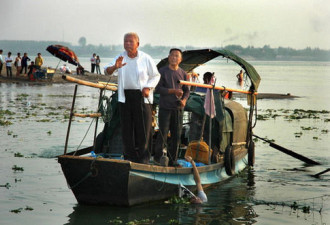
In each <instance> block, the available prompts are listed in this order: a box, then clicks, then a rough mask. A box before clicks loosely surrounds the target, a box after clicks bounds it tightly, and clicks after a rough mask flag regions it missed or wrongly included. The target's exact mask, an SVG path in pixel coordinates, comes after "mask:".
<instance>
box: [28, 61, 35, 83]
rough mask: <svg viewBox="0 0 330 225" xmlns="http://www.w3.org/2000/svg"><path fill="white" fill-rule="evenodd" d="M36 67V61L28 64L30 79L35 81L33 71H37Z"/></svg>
mask: <svg viewBox="0 0 330 225" xmlns="http://www.w3.org/2000/svg"><path fill="white" fill-rule="evenodd" d="M35 69H36V67H35V65H34V62H33V61H31V64H30V65H29V66H28V70H29V71H28V74H27V76H28V78H29V80H31V81H34V76H33V73H34V72H35Z"/></svg>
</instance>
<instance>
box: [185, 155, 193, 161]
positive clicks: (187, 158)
mask: <svg viewBox="0 0 330 225" xmlns="http://www.w3.org/2000/svg"><path fill="white" fill-rule="evenodd" d="M185 159H186V160H187V162H190V163H191V161H192V160H193V159H192V158H191V156H189V155H187V156H186V157H185Z"/></svg>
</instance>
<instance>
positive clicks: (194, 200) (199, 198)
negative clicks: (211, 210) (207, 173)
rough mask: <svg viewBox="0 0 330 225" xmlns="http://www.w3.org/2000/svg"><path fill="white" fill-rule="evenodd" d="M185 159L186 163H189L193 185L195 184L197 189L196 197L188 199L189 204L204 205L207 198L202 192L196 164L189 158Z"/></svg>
mask: <svg viewBox="0 0 330 225" xmlns="http://www.w3.org/2000/svg"><path fill="white" fill-rule="evenodd" d="M185 159H186V160H187V162H190V163H191V165H192V168H193V174H194V180H195V184H196V187H197V196H193V197H192V198H191V199H190V203H194V204H200V203H205V202H207V196H206V194H205V192H204V189H203V186H202V183H201V178H200V176H199V172H198V169H197V167H196V164H195V162H194V160H193V159H192V158H191V157H190V156H186V157H185Z"/></svg>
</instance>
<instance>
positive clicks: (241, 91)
mask: <svg viewBox="0 0 330 225" xmlns="http://www.w3.org/2000/svg"><path fill="white" fill-rule="evenodd" d="M178 82H179V83H180V84H182V85H187V86H196V87H202V88H210V89H212V88H213V85H211V84H201V83H195V82H190V81H185V80H179V81H178ZM214 89H215V90H220V91H230V92H238V93H244V94H254V95H257V94H258V92H253V93H252V92H251V91H246V90H242V89H234V88H226V87H221V86H214Z"/></svg>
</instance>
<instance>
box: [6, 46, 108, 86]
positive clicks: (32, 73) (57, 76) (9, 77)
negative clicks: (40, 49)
mask: <svg viewBox="0 0 330 225" xmlns="http://www.w3.org/2000/svg"><path fill="white" fill-rule="evenodd" d="M94 55H95V60H92V59H94ZM44 64H45V62H44V58H43V57H42V55H41V53H38V54H37V56H36V57H31V56H29V55H28V53H24V54H23V56H21V54H20V53H17V54H16V56H13V54H12V53H11V52H10V51H8V53H7V54H6V55H5V54H3V50H2V49H0V83H8V82H31V81H33V82H52V83H64V82H66V81H64V80H63V79H62V75H63V74H66V75H70V76H74V77H75V76H77V77H78V75H79V78H80V79H83V80H88V81H93V82H97V81H108V80H109V79H110V78H109V77H105V76H104V75H102V73H101V70H100V67H99V64H100V58H99V56H98V57H97V56H96V54H95V53H94V54H93V57H92V58H91V69H92V70H93V71H92V72H89V71H88V70H85V69H84V68H83V67H82V66H79V65H78V66H77V69H71V68H70V67H69V66H68V65H67V64H63V65H62V66H60V67H59V68H58V70H55V69H53V68H48V67H44V66H43V65H44ZM93 65H95V67H94V68H93ZM95 69H96V71H95ZM49 70H51V71H52V74H51V76H48V77H50V78H51V79H44V78H47V73H48V71H49ZM81 70H83V72H82V71H81ZM37 71H40V73H41V74H44V75H46V76H42V77H41V78H40V77H38V76H36V72H37ZM94 71H95V72H96V74H95V73H94ZM111 79H112V81H113V79H114V78H111Z"/></svg>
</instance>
